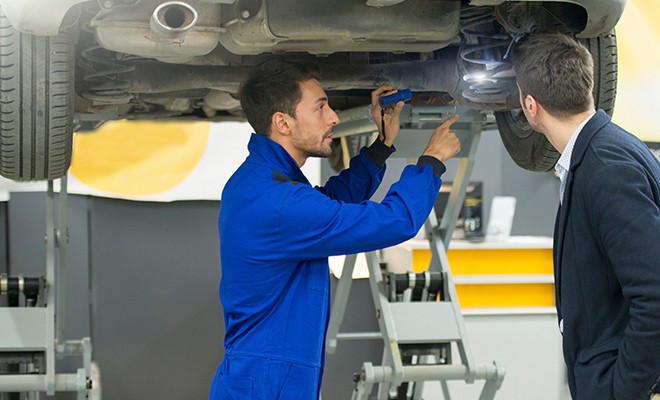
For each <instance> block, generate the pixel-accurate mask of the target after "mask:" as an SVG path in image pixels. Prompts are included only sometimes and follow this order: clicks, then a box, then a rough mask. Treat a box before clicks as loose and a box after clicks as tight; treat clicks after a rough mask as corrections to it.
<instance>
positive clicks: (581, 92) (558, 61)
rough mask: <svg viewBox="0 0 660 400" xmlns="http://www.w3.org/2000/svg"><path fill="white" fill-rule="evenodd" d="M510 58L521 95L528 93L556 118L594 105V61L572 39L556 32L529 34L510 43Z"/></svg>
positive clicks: (582, 47) (583, 48)
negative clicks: (511, 45)
mask: <svg viewBox="0 0 660 400" xmlns="http://www.w3.org/2000/svg"><path fill="white" fill-rule="evenodd" d="M511 61H512V63H513V67H514V70H515V72H516V81H517V82H518V86H520V91H521V92H522V93H521V94H522V96H523V97H525V96H527V95H531V96H532V97H534V98H535V99H536V101H538V102H539V103H540V104H541V105H542V106H543V108H545V109H546V110H547V111H548V113H550V114H551V115H553V116H555V117H557V118H566V117H569V116H571V115H575V114H579V113H581V112H584V111H587V110H589V109H590V108H593V106H594V100H593V88H594V62H593V59H592V58H591V54H589V51H588V50H587V49H586V48H585V47H584V46H582V45H581V44H580V43H578V42H577V41H576V40H575V39H573V38H571V37H569V36H566V35H563V34H558V33H553V34H550V33H538V34H532V35H530V36H528V37H526V38H524V39H522V40H521V41H520V42H518V44H517V45H516V46H514V48H513V51H512V53H511Z"/></svg>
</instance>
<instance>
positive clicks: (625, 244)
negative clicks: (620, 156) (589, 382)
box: [588, 164, 660, 399]
mask: <svg viewBox="0 0 660 400" xmlns="http://www.w3.org/2000/svg"><path fill="white" fill-rule="evenodd" d="M594 175H595V176H594V179H593V180H592V181H591V182H590V186H591V187H590V188H589V190H588V193H592V194H593V197H592V198H589V199H588V200H589V201H590V204H593V208H592V210H593V214H592V220H591V223H592V224H593V226H594V227H595V229H597V232H598V236H599V238H600V240H601V243H602V246H603V250H604V251H605V252H606V253H607V256H608V258H609V260H610V262H611V264H612V267H613V268H614V273H615V275H616V277H617V279H618V281H619V283H620V285H621V288H622V291H623V295H624V296H625V297H626V298H627V299H629V301H630V310H629V317H630V322H629V324H628V327H627V329H626V331H625V336H624V338H623V340H622V341H621V344H620V346H619V353H618V357H617V361H616V363H615V364H614V367H613V368H614V370H613V378H612V379H613V383H612V386H613V394H614V398H615V399H646V398H648V396H649V393H648V392H649V390H650V389H651V386H652V385H653V384H657V380H658V379H660V241H659V240H660V208H659V206H658V201H659V199H658V198H657V196H658V188H657V187H656V188H654V187H653V186H652V185H653V180H652V179H650V177H649V176H647V174H646V173H645V171H644V170H643V169H642V168H641V167H639V166H635V165H632V164H625V165H621V164H618V165H611V166H605V167H603V168H602V169H601V170H599V171H598V172H597V173H596V174H594ZM612 176H616V177H617V179H616V182H614V181H613V180H612Z"/></svg>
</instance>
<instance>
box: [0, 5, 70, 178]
mask: <svg viewBox="0 0 660 400" xmlns="http://www.w3.org/2000/svg"><path fill="white" fill-rule="evenodd" d="M0 132H1V134H0V174H1V175H2V176H4V177H6V178H8V179H13V180H16V181H34V180H46V179H57V178H60V177H62V176H64V175H65V174H66V172H67V170H68V168H69V165H70V164H71V147H72V135H73V48H72V45H71V43H70V41H69V38H68V36H67V35H65V34H60V35H57V36H51V37H40V36H33V35H29V34H24V33H20V32H18V31H16V30H15V29H14V28H13V27H12V26H11V25H10V24H9V21H8V20H7V18H6V17H5V16H4V14H2V11H1V10H0Z"/></svg>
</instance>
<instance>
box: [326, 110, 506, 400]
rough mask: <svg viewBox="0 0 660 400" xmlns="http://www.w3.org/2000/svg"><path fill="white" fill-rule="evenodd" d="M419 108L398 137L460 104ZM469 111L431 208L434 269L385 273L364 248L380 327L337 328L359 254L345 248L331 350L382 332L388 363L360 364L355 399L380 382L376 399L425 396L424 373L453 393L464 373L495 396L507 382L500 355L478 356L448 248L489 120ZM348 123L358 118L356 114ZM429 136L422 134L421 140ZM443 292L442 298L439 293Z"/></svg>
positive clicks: (484, 398) (485, 396)
mask: <svg viewBox="0 0 660 400" xmlns="http://www.w3.org/2000/svg"><path fill="white" fill-rule="evenodd" d="M415 109H416V110H417V111H415ZM415 109H412V112H410V113H407V114H405V115H404V116H403V118H402V129H401V131H400V134H399V135H400V137H401V135H402V134H403V135H406V134H407V135H417V136H419V133H420V132H422V131H424V130H426V131H428V130H429V129H431V128H428V125H427V123H428V122H430V121H432V119H431V118H424V115H435V116H436V118H437V116H438V115H443V114H444V115H447V114H451V113H456V112H458V111H459V110H457V107H455V106H440V107H438V106H435V107H416V108H415ZM419 110H421V111H419ZM464 111H465V112H459V114H460V116H461V118H460V119H459V122H458V123H455V124H454V126H453V127H452V130H453V131H455V132H456V134H457V136H458V137H459V138H460V140H461V145H462V146H461V147H462V150H461V152H460V153H459V154H458V155H457V157H458V158H460V160H459V164H458V168H457V172H456V176H455V178H454V182H453V185H452V190H451V193H450V195H449V199H448V202H447V205H446V207H445V210H444V214H443V217H442V219H441V220H440V221H438V218H437V217H436V214H435V211H434V210H432V211H431V214H430V215H429V218H428V220H427V221H426V224H425V227H426V232H427V235H428V240H429V244H430V249H431V261H430V265H429V268H428V270H427V271H425V272H424V273H422V274H415V273H412V272H409V273H408V274H400V275H406V276H399V277H398V278H397V277H396V276H394V275H395V274H388V275H389V276H388V275H386V276H385V278H386V280H384V279H383V272H382V271H381V266H380V262H379V260H378V256H377V254H376V252H369V253H367V254H366V260H367V266H368V269H369V287H370V290H371V294H372V298H373V301H374V306H375V312H376V318H377V320H378V325H379V329H380V332H355V333H340V332H339V330H340V327H341V323H342V321H343V318H344V314H345V310H346V306H347V304H348V296H349V294H350V288H351V283H352V279H353V278H352V275H353V268H354V266H355V261H356V255H355V254H353V255H348V256H346V259H345V262H344V268H343V271H342V274H341V277H340V279H339V282H338V285H337V288H336V292H335V298H334V302H333V306H332V312H331V317H330V323H329V326H328V334H327V340H326V352H327V353H328V354H332V353H334V352H335V350H336V348H337V342H338V340H339V339H353V340H359V339H382V340H383V342H384V351H383V365H380V366H374V365H373V364H372V363H370V362H365V363H364V364H363V365H362V370H361V371H360V373H359V374H356V377H355V379H354V380H355V390H354V392H353V396H352V399H353V400H367V399H368V398H369V395H370V394H371V392H372V389H373V387H374V386H375V385H378V394H377V399H378V400H387V399H391V398H394V397H392V396H403V397H396V398H397V399H399V398H411V399H416V400H419V399H422V391H423V383H424V382H426V381H439V382H440V384H441V387H442V390H443V396H444V398H445V400H450V399H451V395H450V393H449V388H448V385H447V382H448V381H451V380H463V381H465V382H466V383H474V381H475V380H485V383H484V386H483V389H482V391H481V394H480V397H479V400H491V399H493V398H494V397H495V394H496V393H497V391H498V390H499V388H500V387H501V385H502V381H503V379H504V374H505V371H504V368H503V365H502V363H501V362H500V361H493V363H492V364H488V365H485V364H475V362H474V359H473V357H472V353H471V349H470V346H469V342H468V339H467V334H466V330H465V324H464V321H463V315H462V313H461V310H460V307H459V304H458V299H457V296H456V288H455V286H454V283H453V280H452V276H451V271H450V269H449V262H448V259H447V254H446V253H447V246H448V245H449V241H450V239H451V237H452V233H453V230H454V227H455V226H456V221H457V219H458V216H459V213H460V211H461V207H462V205H463V200H464V197H465V193H466V190H467V187H468V183H469V178H470V174H471V172H472V169H473V166H474V159H475V155H476V149H477V145H478V143H479V139H480V135H481V130H482V128H483V125H484V124H485V123H487V116H486V115H485V114H483V113H480V112H477V111H474V110H464ZM420 115H421V117H420ZM443 119H444V118H443ZM349 123H350V124H352V125H356V122H355V121H349ZM364 125H368V124H366V123H365V124H364ZM431 130H432V129H431ZM340 132H341V130H340ZM352 133H354V132H352ZM426 133H429V132H426ZM425 140H426V139H422V142H423V141H425ZM406 142H409V140H408V141H406ZM421 148H423V147H421ZM401 278H403V281H404V286H407V288H406V289H405V290H404V291H403V293H402V294H401V293H399V295H398V298H395V297H396V295H394V296H393V293H394V290H393V286H392V285H393V284H394V282H393V280H394V279H399V281H401ZM432 279H437V282H441V286H442V288H441V290H440V291H441V292H442V294H438V295H435V294H433V293H431V292H430V290H431V289H430V281H431V280H432ZM420 281H423V283H422V286H423V288H424V289H423V291H422V293H423V295H422V296H421V301H410V300H411V298H412V297H411V293H412V290H413V287H418V288H419V287H420ZM429 294H431V295H429ZM417 297H419V296H417ZM438 297H439V300H440V301H437V300H436V298H438ZM393 300H394V301H393ZM452 343H454V344H455V345H456V347H457V348H458V353H459V355H460V358H461V364H457V365H454V364H452V363H451V344H452ZM407 348H418V349H419V348H422V349H425V350H427V349H434V350H432V351H431V353H429V354H432V355H429V354H427V355H422V354H419V355H417V356H412V357H410V356H408V357H404V356H403V352H404V351H405V349H407ZM440 354H443V356H440ZM404 359H405V361H404ZM402 384H407V385H406V387H405V388H404V391H405V392H406V393H404V394H402V393H401V391H400V390H399V392H398V394H397V393H396V391H397V388H398V387H400V386H401V385H402ZM393 391H394V393H393Z"/></svg>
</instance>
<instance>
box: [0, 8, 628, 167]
mask: <svg viewBox="0 0 660 400" xmlns="http://www.w3.org/2000/svg"><path fill="white" fill-rule="evenodd" d="M31 2H32V3H34V4H32V5H31V8H30V7H28V4H27V3H31ZM17 3H18V2H14V1H12V0H0V5H1V6H2V11H3V12H4V13H5V14H6V20H5V21H3V22H4V24H3V25H4V27H3V29H5V32H9V33H16V35H20V40H19V41H18V42H17V41H16V40H12V39H5V42H4V44H5V46H9V47H13V48H15V50H16V51H17V52H19V53H27V52H34V54H35V55H37V56H38V55H39V54H40V53H39V50H38V48H39V46H40V42H39V41H45V43H44V46H49V45H50V44H51V43H52V44H53V48H57V53H58V54H57V55H53V57H50V56H48V57H47V58H48V60H41V61H39V62H42V63H47V62H51V64H52V62H53V60H55V61H56V62H57V64H56V66H55V65H46V68H51V70H52V71H57V72H58V73H59V74H60V75H62V76H63V78H62V79H69V80H71V82H70V83H68V84H67V86H66V87H65V86H62V87H60V88H59V89H57V88H55V89H54V90H55V91H58V90H59V92H60V93H56V94H59V95H62V96H64V97H65V96H66V95H67V94H66V93H65V92H67V91H69V90H70V92H71V93H70V95H69V96H70V98H68V99H66V101H67V102H68V103H70V113H71V116H66V118H69V119H71V120H72V121H73V120H75V125H72V129H71V130H73V127H74V126H75V128H76V129H82V130H89V129H93V128H95V127H96V126H98V125H99V124H101V123H103V122H104V121H108V120H113V119H122V118H126V119H160V118H182V119H203V120H210V121H229V120H241V119H243V115H242V112H241V109H240V103H239V101H238V90H239V85H240V82H241V81H242V80H243V78H244V77H245V76H246V75H247V73H248V72H249V70H250V67H251V66H253V65H255V64H256V63H258V62H260V61H262V60H263V59H265V58H268V57H284V58H296V59H309V60H312V61H315V62H316V63H318V64H319V66H320V68H321V76H322V83H323V85H324V87H325V88H326V91H327V93H328V95H329V101H330V104H331V106H332V107H333V108H335V109H337V110H346V109H349V108H352V107H356V106H359V105H364V104H366V103H368V102H369V101H370V92H371V90H373V89H374V88H375V87H377V86H379V85H382V84H390V85H393V86H395V87H398V88H404V87H406V88H410V89H412V90H413V91H414V92H415V97H414V98H413V104H415V103H418V104H460V105H467V106H469V107H472V108H475V109H479V110H488V111H494V112H496V116H497V115H499V117H498V118H497V120H498V126H499V127H500V133H502V130H503V129H504V130H505V131H506V130H509V131H511V132H509V133H510V136H511V135H513V136H512V137H514V138H515V137H520V138H522V139H525V138H527V137H528V136H529V135H530V133H531V132H533V131H531V130H530V129H529V127H528V126H525V125H526V124H525V123H524V121H521V116H520V115H519V113H518V112H517V111H515V109H516V108H518V107H519V105H518V92H517V88H516V86H515V80H514V75H513V71H512V68H511V64H510V63H509V62H507V59H506V57H505V55H506V53H507V50H508V49H509V47H510V44H511V42H512V40H514V39H515V38H516V37H517V36H519V35H524V34H527V33H529V32H532V31H550V32H564V33H567V34H570V35H575V36H576V37H580V38H582V39H580V40H582V41H583V43H585V45H587V46H589V47H590V50H592V54H595V53H594V49H595V51H597V52H602V50H603V49H605V48H610V47H612V46H611V45H612V43H614V51H613V53H612V54H609V55H608V57H610V58H612V57H614V60H615V57H616V50H615V49H616V47H615V42H614V36H613V35H612V34H611V33H610V31H611V30H612V28H613V26H614V24H615V23H616V21H617V20H618V17H619V16H620V14H621V12H622V9H623V6H624V4H625V0H618V1H608V2H594V1H581V2H579V3H581V4H575V3H574V2H557V1H503V0H473V1H458V0H447V1H438V0H405V1H402V0H368V1H366V2H365V1H354V0H353V1H335V2H328V1H321V0H311V1H295V0H269V1H265V0H186V1H162V0H99V1H89V0H88V1H85V0H55V1H49V2H46V1H45V0H29V1H26V2H25V3H24V4H23V5H17ZM595 3H601V5H600V7H599V6H598V4H595ZM602 3H607V6H605V5H603V4H602ZM39 4H42V5H43V6H44V7H49V8H52V10H53V13H52V15H53V17H54V18H50V19H46V18H43V17H41V18H36V17H33V16H31V14H30V13H31V12H33V11H32V10H33V9H34V8H36V7H38V6H39ZM594 4H595V5H594ZM3 18H4V17H3ZM58 20H59V22H58ZM7 21H9V22H10V23H11V26H9V24H7V23H6V22H7ZM5 36H7V35H5ZM28 39H29V40H31V41H32V42H31V43H24V41H26V40H28ZM46 42H47V43H46ZM591 47H594V49H592V48H591ZM35 49H37V50H35ZM65 53H67V54H65ZM51 58H52V59H51ZM49 60H50V61H49ZM22 62H27V61H22ZM32 62H35V61H32ZM5 64H6V63H3V65H5ZM610 64H611V63H610ZM22 68H24V69H26V68H31V67H30V66H24V67H22ZM608 71H609V70H608ZM608 71H605V72H606V73H609V72H608ZM15 72H16V73H12V72H11V71H9V72H7V73H6V74H11V76H10V75H6V76H9V77H10V78H12V79H13V78H14V77H15V75H16V74H19V75H20V71H15ZM614 72H616V64H615V63H614ZM615 82H616V78H615V77H614V79H613V82H610V83H607V87H612V86H613V85H614V86H613V87H615ZM30 90H32V89H30ZM52 90H53V88H51V91H52ZM44 96H45V97H44V100H39V99H33V101H34V102H35V103H37V102H40V101H45V100H47V99H48V96H49V95H48V94H45V95H44ZM610 97H611V103H612V104H611V105H612V106H613V97H614V95H613V94H611V95H610ZM603 100H608V102H609V100H610V99H609V98H607V99H605V98H604V99H603ZM50 101H51V102H52V101H54V100H52V99H51V100H50ZM68 103H67V104H68ZM597 104H599V105H601V106H602V105H603V104H602V103H601V101H600V99H599V98H597ZM610 111H611V110H610ZM17 118H18V117H17ZM523 119H524V118H523ZM46 125H48V124H47V123H46ZM60 125H61V124H60ZM12 126H13V125H12ZM7 129H8V128H7ZM64 129H65V130H66V129H68V125H67V126H65V127H64ZM3 130H4V129H3ZM48 130H52V129H50V128H48ZM536 136H539V135H536ZM514 140H518V139H514ZM535 140H538V139H536V138H535ZM505 144H506V141H505ZM69 146H70V145H69ZM545 147H546V148H548V151H549V152H550V153H552V155H551V157H550V158H551V159H550V160H549V161H548V160H544V161H543V162H540V163H539V162H538V160H536V159H533V160H527V161H525V160H522V162H520V161H518V160H516V162H518V163H519V165H521V166H522V167H524V168H527V169H531V170H547V169H549V168H551V167H552V164H554V160H556V157H555V155H556V152H554V151H553V150H552V149H551V147H550V146H549V145H547V144H546V146H545ZM509 150H510V149H509ZM69 151H70V150H69ZM510 151H511V150H510ZM512 155H513V154H512ZM65 156H66V155H65ZM534 157H535V156H534ZM553 157H554V160H553V159H552V158H553ZM65 158H66V157H65ZM514 159H516V157H515V156H514ZM13 164H16V162H14V163H13ZM548 164H551V165H549V166H548ZM66 167H68V165H67V166H66ZM46 169H48V168H46ZM64 171H66V169H64ZM0 172H2V174H3V175H4V176H7V177H9V178H11V179H17V180H31V179H44V178H47V177H52V175H53V174H54V175H58V174H59V175H61V174H62V173H63V171H62V170H59V171H57V172H55V171H53V173H50V172H44V173H36V174H32V175H30V174H26V173H24V172H20V171H19V172H6V169H3V168H0Z"/></svg>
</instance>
